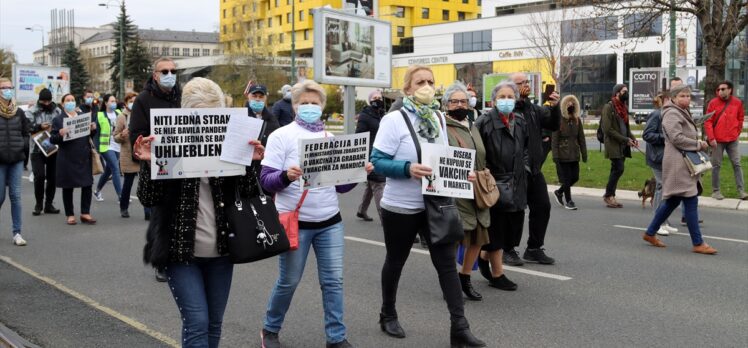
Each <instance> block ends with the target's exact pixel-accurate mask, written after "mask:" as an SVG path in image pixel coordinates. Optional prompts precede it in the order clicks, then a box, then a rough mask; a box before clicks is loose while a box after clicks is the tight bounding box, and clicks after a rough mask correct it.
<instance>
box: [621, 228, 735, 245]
mask: <svg viewBox="0 0 748 348" xmlns="http://www.w3.org/2000/svg"><path fill="white" fill-rule="evenodd" d="M613 227H618V228H626V229H629V230H638V231H646V230H647V229H646V228H641V227H634V226H625V225H613ZM670 234H677V235H679V236H689V237H690V236H691V235H690V234H688V233H683V232H670ZM701 237H702V238H709V239H716V240H724V241H728V242H736V243H746V244H748V240H743V239H733V238H725V237H713V236H705V235H703V234H702V235H701Z"/></svg>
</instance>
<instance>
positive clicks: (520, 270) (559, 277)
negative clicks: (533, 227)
mask: <svg viewBox="0 0 748 348" xmlns="http://www.w3.org/2000/svg"><path fill="white" fill-rule="evenodd" d="M344 238H345V239H347V240H350V241H353V242H359V243H364V244H370V245H376V246H381V247H383V246H385V245H384V243H382V242H378V241H375V240H370V239H364V238H358V237H344ZM410 251H411V252H413V253H416V254H423V255H429V251H428V250H423V249H416V248H412V249H410ZM504 269H505V270H507V271H512V272H517V273H524V274H529V275H534V276H537V277H543V278H549V279H555V280H561V281H566V280H571V279H573V278H571V277H567V276H563V275H558V274H553V273H546V272H540V271H533V270H531V269H526V268H520V267H513V266H504Z"/></svg>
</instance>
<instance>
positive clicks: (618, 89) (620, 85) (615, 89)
mask: <svg viewBox="0 0 748 348" xmlns="http://www.w3.org/2000/svg"><path fill="white" fill-rule="evenodd" d="M623 87H626V85H624V84H622V83H619V84H617V85H615V86H614V87H613V95H616V94H617V93H618V92H620V91H621V90H622V89H623Z"/></svg>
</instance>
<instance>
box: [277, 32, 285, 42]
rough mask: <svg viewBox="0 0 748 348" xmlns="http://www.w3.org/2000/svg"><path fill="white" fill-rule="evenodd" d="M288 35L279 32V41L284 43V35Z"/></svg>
mask: <svg viewBox="0 0 748 348" xmlns="http://www.w3.org/2000/svg"><path fill="white" fill-rule="evenodd" d="M284 36H286V35H285V34H283V33H280V34H278V43H283V37H284Z"/></svg>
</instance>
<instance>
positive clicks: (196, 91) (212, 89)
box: [182, 77, 226, 108]
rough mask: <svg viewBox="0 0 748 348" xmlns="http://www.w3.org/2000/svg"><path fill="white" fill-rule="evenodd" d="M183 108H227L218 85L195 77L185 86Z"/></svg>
mask: <svg viewBox="0 0 748 348" xmlns="http://www.w3.org/2000/svg"><path fill="white" fill-rule="evenodd" d="M182 107H183V108H223V107H226V98H225V97H224V95H223V91H222V90H221V87H220V86H218V84H216V83H215V82H213V81H211V80H208V79H206V78H202V77H195V78H194V79H192V80H190V82H187V84H185V85H184V89H183V90H182Z"/></svg>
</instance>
